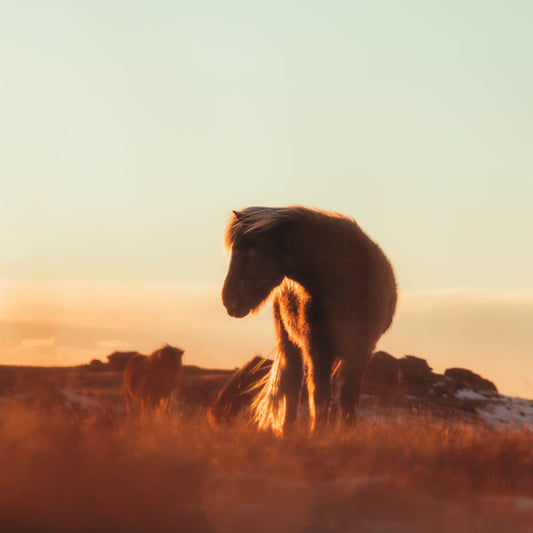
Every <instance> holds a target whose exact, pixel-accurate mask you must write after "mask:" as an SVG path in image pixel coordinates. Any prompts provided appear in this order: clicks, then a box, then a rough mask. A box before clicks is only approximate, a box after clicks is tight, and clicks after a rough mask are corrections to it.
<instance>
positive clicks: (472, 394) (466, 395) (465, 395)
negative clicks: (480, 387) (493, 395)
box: [455, 389, 487, 400]
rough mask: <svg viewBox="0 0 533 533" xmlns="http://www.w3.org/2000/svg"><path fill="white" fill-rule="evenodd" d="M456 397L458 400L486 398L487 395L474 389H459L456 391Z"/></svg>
mask: <svg viewBox="0 0 533 533" xmlns="http://www.w3.org/2000/svg"><path fill="white" fill-rule="evenodd" d="M455 397H456V398H457V399H458V400H486V399H487V397H486V396H483V394H479V392H476V391H473V390H471V389H459V390H458V391H457V392H456V393H455Z"/></svg>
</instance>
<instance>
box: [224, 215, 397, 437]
mask: <svg viewBox="0 0 533 533" xmlns="http://www.w3.org/2000/svg"><path fill="white" fill-rule="evenodd" d="M226 244H227V246H228V247H229V248H231V262H230V266H229V270H228V273H227V276H226V280H225V282H224V287H223V289H222V301H223V303H224V306H225V307H226V310H227V312H228V314H229V315H231V316H233V317H236V318H241V317H244V316H246V315H247V314H248V313H250V311H255V310H257V309H258V308H259V307H260V305H261V304H262V303H263V302H264V301H265V300H266V299H267V298H268V296H269V295H270V294H271V293H273V297H274V298H273V308H274V322H275V326H276V332H277V338H278V343H277V350H276V355H275V358H274V363H273V365H272V369H271V371H270V373H269V375H268V376H267V378H266V380H265V384H264V387H263V388H262V389H261V391H260V393H259V394H258V397H257V398H256V402H255V418H256V421H257V422H258V424H259V426H260V427H262V428H272V429H273V430H275V431H282V430H283V429H284V428H286V427H290V426H291V425H293V424H294V422H295V420H296V418H297V415H298V408H299V401H300V392H301V387H302V384H303V382H304V380H305V383H306V385H307V392H308V402H309V418H310V426H311V429H312V428H313V427H314V426H315V425H316V424H317V423H318V424H323V423H325V422H326V421H327V419H328V413H329V410H330V406H331V405H332V386H331V383H332V380H331V377H332V373H333V369H334V367H335V363H336V362H340V363H342V371H341V372H340V381H341V382H340V384H339V386H338V387H336V388H337V389H338V390H339V398H338V403H339V404H340V410H341V417H342V419H343V420H344V421H345V422H346V423H347V424H353V423H354V422H355V417H356V409H357V404H358V400H359V394H360V385H361V380H362V377H363V374H364V372H365V369H366V367H367V365H368V362H369V360H370V357H371V355H372V353H373V351H374V348H375V346H376V343H377V341H378V339H379V338H380V337H381V335H383V333H384V332H385V331H386V330H387V329H388V328H389V327H390V325H391V323H392V319H393V316H394V312H395V308H396V300H397V291H396V281H395V277H394V272H393V269H392V266H391V264H390V262H389V261H388V259H387V258H386V256H385V254H384V253H383V252H382V250H381V249H380V248H379V246H378V245H377V244H376V243H374V242H373V241H372V240H371V239H370V238H369V237H368V236H367V235H366V234H365V233H364V232H363V231H362V230H361V228H360V227H359V226H358V225H357V223H356V222H355V221H354V220H353V219H350V218H347V217H344V216H341V215H338V214H333V213H327V212H323V211H318V210H313V209H308V208H304V207H300V206H294V207H286V208H272V207H248V208H246V209H244V210H242V211H234V212H233V216H232V218H231V220H230V222H229V225H228V227H227V230H226Z"/></svg>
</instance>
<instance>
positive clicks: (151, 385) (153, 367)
mask: <svg viewBox="0 0 533 533" xmlns="http://www.w3.org/2000/svg"><path fill="white" fill-rule="evenodd" d="M183 353H184V352H183V350H181V349H180V348H174V347H172V346H169V345H168V344H167V345H166V346H163V348H160V349H159V350H156V351H155V352H154V353H152V354H151V355H148V356H146V355H134V356H132V357H131V358H130V359H129V360H128V362H127V364H126V368H125V370H124V394H125V396H126V408H127V410H128V413H129V414H132V415H138V414H141V413H146V412H149V411H152V410H155V409H156V408H157V407H163V408H165V409H168V406H169V400H170V396H171V394H172V392H173V391H174V390H175V389H176V388H177V386H178V384H179V378H180V375H181V359H182V357H183Z"/></svg>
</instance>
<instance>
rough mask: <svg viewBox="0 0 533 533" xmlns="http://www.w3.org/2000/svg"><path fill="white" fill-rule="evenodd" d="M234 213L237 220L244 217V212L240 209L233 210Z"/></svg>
mask: <svg viewBox="0 0 533 533" xmlns="http://www.w3.org/2000/svg"><path fill="white" fill-rule="evenodd" d="M233 214H234V215H235V218H236V219H237V220H240V219H241V218H242V213H241V212H239V211H235V210H233Z"/></svg>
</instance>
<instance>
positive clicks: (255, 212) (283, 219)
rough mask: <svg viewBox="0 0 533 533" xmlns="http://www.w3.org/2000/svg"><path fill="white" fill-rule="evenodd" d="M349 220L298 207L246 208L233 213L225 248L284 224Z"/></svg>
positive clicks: (227, 231) (340, 216)
mask: <svg viewBox="0 0 533 533" xmlns="http://www.w3.org/2000/svg"><path fill="white" fill-rule="evenodd" d="M324 216H326V217H329V218H340V219H344V220H349V219H347V217H345V216H343V215H339V214H338V213H330V212H327V211H321V210H318V209H310V208H308V207H303V206H300V205H293V206H290V207H259V206H254V207H247V208H246V209H243V210H241V211H238V212H236V211H234V212H233V215H232V217H231V219H230V221H229V223H228V226H227V229H226V239H225V242H226V246H227V247H228V248H231V247H232V246H233V245H234V244H235V242H236V241H237V240H239V239H240V238H242V237H250V238H254V237H256V236H259V235H261V234H263V233H266V232H268V231H271V230H274V229H276V228H279V227H281V226H283V225H284V224H286V223H302V222H306V221H309V220H311V219H315V218H318V217H324Z"/></svg>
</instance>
